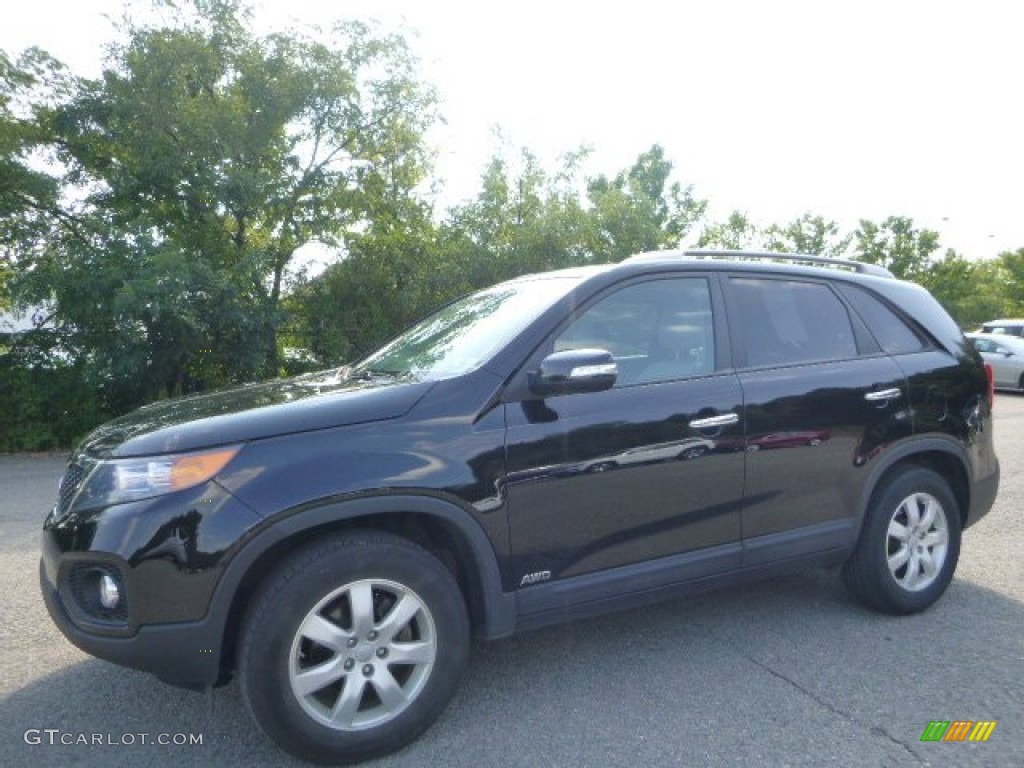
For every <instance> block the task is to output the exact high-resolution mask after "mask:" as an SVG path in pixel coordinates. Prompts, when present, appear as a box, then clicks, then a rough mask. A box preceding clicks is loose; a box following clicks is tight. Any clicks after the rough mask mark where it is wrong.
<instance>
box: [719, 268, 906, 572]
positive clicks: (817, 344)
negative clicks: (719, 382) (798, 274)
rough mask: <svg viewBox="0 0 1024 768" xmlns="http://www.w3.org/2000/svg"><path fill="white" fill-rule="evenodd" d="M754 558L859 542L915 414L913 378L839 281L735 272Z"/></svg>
mask: <svg viewBox="0 0 1024 768" xmlns="http://www.w3.org/2000/svg"><path fill="white" fill-rule="evenodd" d="M726 284H727V295H728V299H729V306H730V326H731V327H732V328H733V329H734V332H735V335H734V340H735V343H736V348H737V353H738V354H737V358H736V359H737V365H738V367H740V368H741V370H740V371H739V380H740V385H741V387H742V389H743V396H744V401H745V403H744V412H743V416H744V422H745V424H746V438H745V449H746V457H747V466H746V495H745V497H744V505H743V512H742V526H743V542H744V565H746V566H754V565H762V564H765V563H767V562H772V561H776V560H780V559H785V558H787V557H794V556H799V555H804V554H808V553H812V552H818V551H826V550H830V549H835V548H840V547H845V546H848V545H849V544H850V543H851V541H852V539H853V536H855V534H856V530H857V528H856V526H857V515H858V514H859V508H860V503H861V498H862V497H861V494H862V490H863V488H864V483H865V477H866V475H867V474H868V468H869V466H871V465H872V462H873V460H874V459H875V458H876V457H877V456H878V454H879V453H880V452H881V451H882V450H884V449H885V447H886V446H888V445H890V444H891V443H892V442H893V441H895V440H898V439H900V438H901V437H905V436H909V435H910V434H911V432H912V424H911V418H910V413H909V409H908V407H907V391H906V381H905V378H904V376H903V373H902V372H901V370H900V368H899V367H898V366H897V365H896V364H895V363H894V362H893V360H892V359H891V358H890V357H889V356H888V355H886V354H884V353H883V352H882V351H881V350H880V348H879V346H878V344H877V343H876V342H875V341H874V339H873V338H872V337H871V336H870V334H869V333H868V332H867V329H866V327H865V326H864V325H863V323H862V322H861V321H860V320H859V318H858V317H857V316H856V314H855V313H853V312H852V311H851V309H850V308H849V306H848V305H847V303H846V302H845V301H844V300H843V299H842V298H841V297H840V296H839V294H838V293H837V292H836V291H835V290H834V289H833V287H832V286H831V284H830V283H829V282H827V281H816V280H814V279H810V278H808V279H804V278H777V277H767V276H763V275H733V276H731V277H729V278H728V279H727V280H726Z"/></svg>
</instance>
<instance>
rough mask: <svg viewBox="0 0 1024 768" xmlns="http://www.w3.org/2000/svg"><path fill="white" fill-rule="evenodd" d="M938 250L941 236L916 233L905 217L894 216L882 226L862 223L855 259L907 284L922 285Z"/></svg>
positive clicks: (931, 233)
mask: <svg viewBox="0 0 1024 768" xmlns="http://www.w3.org/2000/svg"><path fill="white" fill-rule="evenodd" d="M938 249H939V234H938V232H933V231H932V230H930V229H916V228H915V227H914V220H913V219H910V218H907V217H905V216H890V217H889V218H887V219H885V221H883V222H882V223H881V224H877V223H875V222H872V221H868V220H867V219H862V220H861V222H860V226H859V227H858V228H857V230H856V231H855V232H854V257H855V258H857V259H859V260H861V261H866V262H868V263H870V264H878V265H880V266H882V267H885V268H886V269H888V270H889V271H890V272H892V273H893V274H894V275H895V276H896V277H899V278H902V279H905V280H914V281H916V282H922V281H923V280H924V279H925V276H926V273H927V271H928V268H929V266H930V264H931V262H932V254H934V253H935V252H936V251H937V250H938Z"/></svg>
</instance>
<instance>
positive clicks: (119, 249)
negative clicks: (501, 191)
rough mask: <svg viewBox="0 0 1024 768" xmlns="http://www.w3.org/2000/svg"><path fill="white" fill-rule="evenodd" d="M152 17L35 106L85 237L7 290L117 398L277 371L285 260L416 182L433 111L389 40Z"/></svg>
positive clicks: (233, 17)
mask: <svg viewBox="0 0 1024 768" xmlns="http://www.w3.org/2000/svg"><path fill="white" fill-rule="evenodd" d="M167 5H170V6H171V7H173V8H174V9H175V10H176V11H177V12H178V14H179V15H178V17H177V19H178V20H177V22H176V23H175V24H174V25H173V26H145V25H143V26H136V25H134V24H132V23H130V20H129V22H128V23H127V24H126V37H125V40H124V41H123V42H122V43H120V44H118V45H115V46H114V47H113V48H112V49H111V55H110V58H109V60H108V62H107V69H106V70H105V71H104V73H103V76H102V77H101V78H100V79H98V80H94V81H81V82H80V83H79V85H78V88H77V89H76V91H75V93H74V94H73V96H72V98H70V99H69V100H68V101H67V102H66V103H64V104H62V105H60V106H59V107H58V108H56V109H52V110H47V111H46V112H45V113H43V114H42V118H43V122H44V124H45V125H46V126H47V127H48V128H49V129H50V130H51V131H52V133H53V134H54V136H55V137H56V142H57V146H58V147H59V150H60V151H59V157H60V159H61V160H62V161H63V162H64V163H65V165H66V167H67V168H68V174H67V177H66V180H65V181H66V183H67V184H68V185H69V186H71V185H73V186H74V188H75V189H77V190H78V193H77V194H78V196H79V197H80V199H81V200H82V201H83V202H81V203H80V204H79V205H80V209H81V210H80V211H79V212H78V214H77V215H78V218H80V219H82V220H84V221H86V222H87V223H88V224H89V229H88V233H89V234H88V236H87V237H86V238H84V239H83V238H71V237H63V238H60V239H59V240H57V241H56V242H55V243H54V244H53V247H51V248H50V249H49V250H48V251H47V253H46V254H45V256H44V257H42V258H39V259H37V260H36V263H35V264H34V265H33V267H34V268H33V269H32V270H31V273H30V276H29V278H28V279H26V281H25V284H24V290H25V292H26V295H27V296H31V297H33V298H36V299H42V300H53V301H55V302H56V306H57V308H58V317H59V318H60V320H61V322H62V323H63V324H65V325H66V326H67V327H70V328H73V329H76V330H77V331H78V341H79V342H80V344H81V346H82V348H83V349H85V350H88V351H89V354H90V355H91V356H92V357H94V358H95V359H96V360H97V361H98V362H99V363H101V364H102V365H104V366H107V367H108V369H109V371H110V373H112V374H113V375H114V378H115V379H116V380H119V381H126V382H129V385H128V386H127V390H128V391H127V392H125V393H124V394H125V399H126V400H132V399H134V400H142V399H148V398H151V397H153V396H155V395H157V394H159V393H160V392H163V393H166V394H174V393H176V392H180V391H183V390H185V389H189V388H190V387H193V386H196V385H197V384H199V383H204V384H215V383H220V382H222V381H226V380H238V379H248V378H252V377H254V376H268V375H271V376H272V375H276V374H278V372H279V371H280V364H279V363H280V361H279V358H278V346H279V344H278V338H277V336H278V332H279V330H280V329H281V328H282V326H284V324H285V320H286V318H285V316H284V305H283V304H282V299H283V296H284V292H285V288H286V280H287V279H288V276H289V266H290V265H291V263H292V259H293V254H294V253H295V251H296V250H297V249H298V248H299V247H300V246H302V245H304V244H306V243H309V242H312V241H319V242H322V243H326V244H328V245H334V246H340V245H343V244H344V243H345V240H346V237H347V235H348V234H349V233H351V232H354V231H360V230H361V229H365V228H366V227H368V226H369V223H368V222H369V219H370V217H371V216H374V215H375V212H376V211H377V209H378V208H379V206H378V203H377V198H379V197H380V195H381V187H382V185H383V184H386V183H395V184H406V185H408V184H411V183H415V181H416V180H418V178H421V177H422V175H423V169H424V168H425V167H426V164H427V160H428V157H427V153H426V151H425V148H424V144H423V141H422V135H423V132H424V130H425V129H426V127H427V126H428V125H429V124H430V122H431V121H432V120H433V117H434V112H433V104H434V97H433V94H432V92H431V91H430V90H429V89H427V88H425V87H424V86H423V85H422V84H421V83H420V82H419V80H418V79H417V77H416V75H415V62H414V61H413V59H412V57H411V55H410V53H409V51H408V50H407V48H406V46H405V43H404V41H403V40H402V39H401V38H400V37H397V36H386V35H379V34H378V33H377V32H375V31H374V30H373V29H372V28H370V27H368V26H367V25H364V24H358V23H349V24H343V25H338V26H336V27H335V28H334V29H333V30H332V31H331V32H330V33H326V34H324V35H323V36H322V37H318V38H315V39H314V38H311V37H307V36H305V35H303V34H299V33H297V32H283V33H275V34H271V35H269V36H266V37H259V36H257V35H256V34H255V33H254V32H253V31H252V30H251V28H250V27H249V26H248V22H247V15H246V12H245V8H244V7H243V6H242V5H241V4H240V3H239V2H237V1H236V0H195V2H193V3H191V4H175V3H167ZM403 174H405V176H403ZM197 380H199V381H197Z"/></svg>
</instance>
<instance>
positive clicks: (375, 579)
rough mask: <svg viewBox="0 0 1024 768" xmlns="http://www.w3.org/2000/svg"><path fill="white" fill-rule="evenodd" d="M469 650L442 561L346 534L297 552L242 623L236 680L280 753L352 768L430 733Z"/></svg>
mask: <svg viewBox="0 0 1024 768" xmlns="http://www.w3.org/2000/svg"><path fill="white" fill-rule="evenodd" d="M468 649H469V622H468V619H467V616H466V609H465V604H464V601H463V598H462V593H461V591H460V590H459V587H458V584H457V583H456V581H455V579H454V578H453V577H452V575H451V573H449V571H448V570H447V569H446V568H445V567H444V566H443V565H442V564H441V563H440V562H439V561H438V560H437V559H436V558H435V557H433V556H432V555H431V554H429V553H428V552H426V551H425V550H423V549H422V548H421V547H419V546H417V545H416V544H413V543H412V542H409V541H407V540H405V539H401V538H398V537H396V536H392V535H389V534H384V533H360V534H348V535H344V536H339V537H334V538H329V539H326V540H324V541H322V542H320V543H317V544H315V545H312V546H310V547H307V548H304V549H301V550H299V551H298V552H296V553H294V554H293V555H291V556H290V557H289V558H288V559H286V560H285V561H284V562H283V563H282V564H281V566H280V567H279V568H278V569H277V570H276V571H275V572H274V574H273V575H272V576H271V577H270V578H269V579H268V581H267V582H266V583H265V585H264V586H263V588H262V589H261V590H260V592H259V593H258V594H257V595H256V597H255V599H254V601H253V602H252V604H251V608H250V610H249V612H248V616H247V619H246V622H245V627H244V630H243V637H242V646H241V651H240V656H239V677H240V679H241V684H242V692H243V696H244V698H245V700H246V704H247V705H248V707H249V711H250V712H251V713H252V715H253V717H254V718H255V720H256V722H257V723H258V724H259V726H260V727H261V728H262V729H263V731H264V732H265V733H266V734H267V735H268V736H270V737H271V738H272V739H273V740H274V741H275V742H277V744H278V745H279V746H281V747H282V748H283V749H285V750H286V751H288V752H290V753H292V754H293V755H296V756H298V757H301V758H303V759H305V760H311V761H313V762H318V763H325V764H337V763H347V762H353V761H357V760H364V759H367V758H370V757H375V756H378V755H382V754H386V753H388V752H392V751H394V750H396V749H399V748H400V747H402V746H404V745H405V744H407V743H408V742H409V741H411V740H412V739H414V738H416V736H418V735H419V734H420V733H421V732H422V731H423V730H424V729H425V728H427V726H429V725H430V724H431V723H432V722H433V721H434V720H435V719H436V718H437V716H438V715H439V714H440V713H441V711H442V710H443V709H444V707H445V706H446V705H447V703H448V701H449V700H450V699H451V697H452V695H453V694H454V692H455V689H456V687H457V685H458V680H459V677H460V673H461V670H462V667H463V664H464V663H465V659H466V656H467V653H468Z"/></svg>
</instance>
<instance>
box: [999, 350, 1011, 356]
mask: <svg viewBox="0 0 1024 768" xmlns="http://www.w3.org/2000/svg"><path fill="white" fill-rule="evenodd" d="M1002 353H1003V357H1013V350H1011V349H1004V350H1002Z"/></svg>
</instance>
